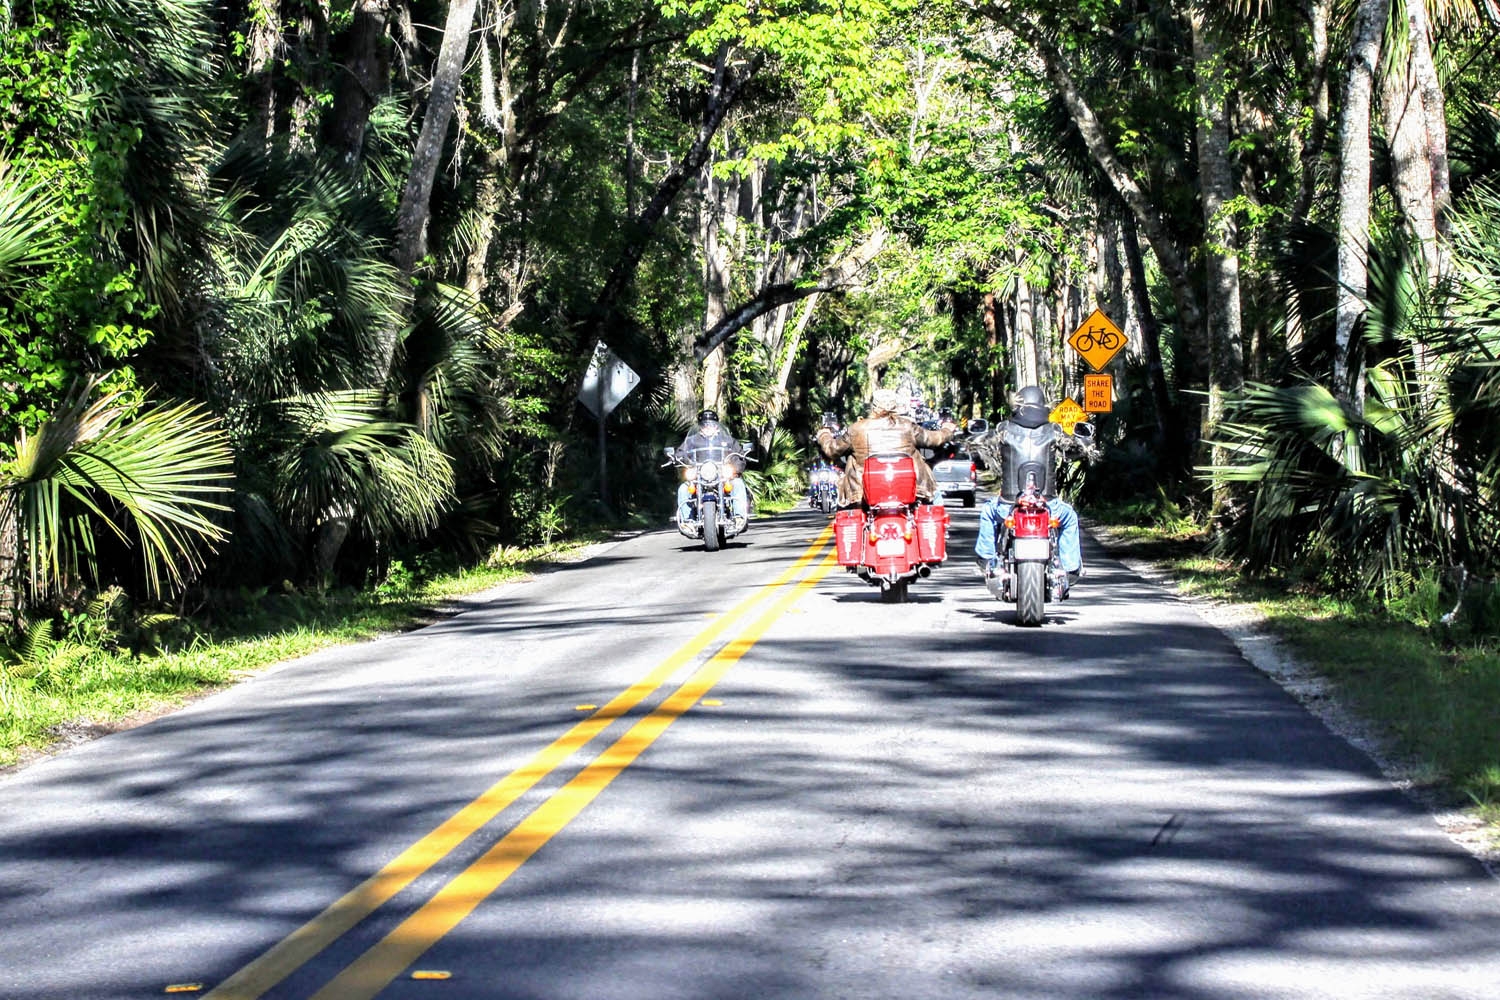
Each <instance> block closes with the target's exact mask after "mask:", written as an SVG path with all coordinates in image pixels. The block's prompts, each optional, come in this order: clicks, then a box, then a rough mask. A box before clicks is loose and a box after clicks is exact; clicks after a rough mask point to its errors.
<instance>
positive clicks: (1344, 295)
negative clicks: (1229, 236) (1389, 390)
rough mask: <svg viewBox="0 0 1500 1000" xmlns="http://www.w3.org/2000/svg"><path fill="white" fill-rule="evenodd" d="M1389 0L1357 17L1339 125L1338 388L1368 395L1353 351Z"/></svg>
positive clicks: (1366, 6)
mask: <svg viewBox="0 0 1500 1000" xmlns="http://www.w3.org/2000/svg"><path fill="white" fill-rule="evenodd" d="M1386 10H1387V0H1360V5H1359V9H1358V11H1357V13H1356V14H1355V19H1354V33H1353V38H1352V40H1351V46H1350V57H1349V73H1348V77H1347V78H1346V80H1345V83H1344V120H1343V123H1342V125H1341V126H1340V129H1339V158H1340V163H1341V166H1340V171H1339V249H1338V269H1339V274H1338V299H1337V307H1336V311H1335V319H1334V347H1333V391H1334V395H1336V396H1338V398H1339V399H1342V400H1344V401H1345V402H1354V401H1355V400H1356V398H1359V397H1362V396H1363V393H1361V392H1359V391H1358V388H1357V386H1358V383H1359V380H1360V377H1361V376H1360V374H1359V372H1358V371H1357V370H1356V365H1355V362H1354V356H1353V339H1354V328H1355V326H1356V325H1357V324H1358V322H1359V319H1360V317H1361V316H1362V315H1363V313H1364V310H1365V303H1364V299H1365V292H1366V290H1367V289H1368V287H1369V273H1370V272H1369V252H1370V103H1371V94H1372V93H1373V92H1374V87H1375V66H1376V63H1377V62H1378V60H1379V59H1380V42H1381V36H1382V35H1383V34H1384V29H1385V13H1386Z"/></svg>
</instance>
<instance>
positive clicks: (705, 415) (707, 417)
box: [698, 410, 719, 424]
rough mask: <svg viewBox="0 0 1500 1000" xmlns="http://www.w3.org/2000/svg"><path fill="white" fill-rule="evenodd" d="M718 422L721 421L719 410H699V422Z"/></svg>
mask: <svg viewBox="0 0 1500 1000" xmlns="http://www.w3.org/2000/svg"><path fill="white" fill-rule="evenodd" d="M718 422H719V411H718V410H699V411H698V423H700V424H708V423H714V424H716V423H718Z"/></svg>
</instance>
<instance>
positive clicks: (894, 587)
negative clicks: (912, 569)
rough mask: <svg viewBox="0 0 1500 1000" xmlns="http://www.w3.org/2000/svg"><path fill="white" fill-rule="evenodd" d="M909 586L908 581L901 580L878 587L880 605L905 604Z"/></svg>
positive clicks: (909, 582)
mask: <svg viewBox="0 0 1500 1000" xmlns="http://www.w3.org/2000/svg"><path fill="white" fill-rule="evenodd" d="M910 585H911V581H910V580H902V581H901V582H900V583H883V584H881V585H880V603H882V604H905V603H906V597H907V587H909V586H910Z"/></svg>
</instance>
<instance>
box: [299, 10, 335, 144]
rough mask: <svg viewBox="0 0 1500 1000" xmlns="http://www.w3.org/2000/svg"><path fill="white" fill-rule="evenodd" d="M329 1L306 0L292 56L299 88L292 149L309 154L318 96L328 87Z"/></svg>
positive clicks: (315, 138)
mask: <svg viewBox="0 0 1500 1000" xmlns="http://www.w3.org/2000/svg"><path fill="white" fill-rule="evenodd" d="M328 5H329V0H303V4H302V16H301V17H300V18H299V19H298V21H297V45H296V48H295V50H294V51H293V58H294V59H295V60H296V67H297V87H296V93H295V96H293V98H292V121H291V141H290V145H291V148H292V151H293V152H301V153H308V152H311V151H312V150H313V149H314V148H315V147H316V145H317V129H318V115H319V107H318V95H319V94H321V93H323V92H324V91H325V90H326V89H327V83H328V78H327V70H326V67H327V65H328V61H329V59H328V14H329V8H328Z"/></svg>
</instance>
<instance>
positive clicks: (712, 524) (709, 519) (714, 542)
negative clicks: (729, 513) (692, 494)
mask: <svg viewBox="0 0 1500 1000" xmlns="http://www.w3.org/2000/svg"><path fill="white" fill-rule="evenodd" d="M699 513H700V515H701V516H702V518H703V547H704V548H705V549H707V550H708V551H709V552H717V551H719V508H718V507H717V506H716V505H714V504H711V503H706V504H704V505H703V509H702V511H700V512H699Z"/></svg>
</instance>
